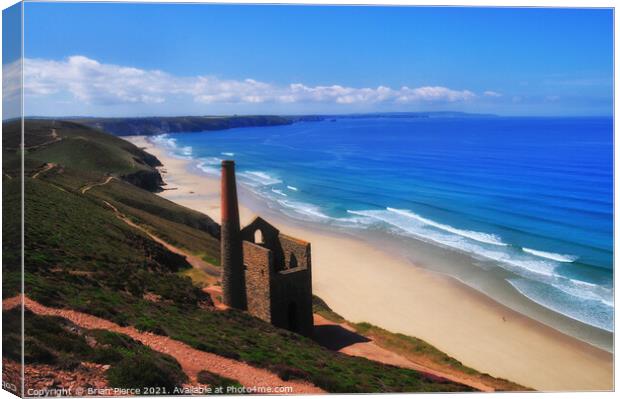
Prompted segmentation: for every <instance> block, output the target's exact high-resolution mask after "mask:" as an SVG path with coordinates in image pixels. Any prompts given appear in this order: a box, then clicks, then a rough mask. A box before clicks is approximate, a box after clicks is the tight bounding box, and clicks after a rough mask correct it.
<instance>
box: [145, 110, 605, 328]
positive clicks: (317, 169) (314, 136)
mask: <svg viewBox="0 0 620 399" xmlns="http://www.w3.org/2000/svg"><path fill="white" fill-rule="evenodd" d="M152 139H153V140H154V141H155V142H156V143H157V144H159V145H164V146H166V147H167V148H168V149H169V150H170V151H171V152H173V153H174V154H175V155H176V156H178V157H183V158H188V159H193V160H194V161H195V166H196V167H197V168H198V169H200V170H201V171H202V172H204V173H207V174H210V175H219V163H220V161H221V160H222V159H234V160H235V161H236V165H237V179H238V182H239V184H241V185H242V186H243V187H245V188H247V189H248V190H251V191H252V192H253V193H254V194H255V195H256V196H258V197H259V198H260V199H261V200H262V201H264V202H265V203H266V204H267V205H268V206H269V208H271V209H273V210H274V211H276V212H279V213H281V214H283V215H285V216H286V217H289V218H293V219H296V220H299V221H303V222H305V223H312V224H318V225H321V226H326V227H328V228H329V229H336V230H343V231H348V232H351V233H353V234H354V233H355V232H359V231H366V232H372V233H373V234H375V235H376V236H377V235H378V236H381V237H384V239H385V240H393V239H395V240H396V241H398V242H400V243H401V244H402V245H401V249H402V250H403V251H405V252H406V251H408V250H411V251H413V250H414V249H413V248H415V246H413V245H408V244H407V243H408V240H410V241H411V243H413V240H416V241H424V242H426V243H429V244H432V245H435V246H439V247H442V248H444V249H446V250H449V251H454V252H457V253H459V254H464V255H466V256H468V257H470V258H471V259H472V264H473V265H478V266H479V267H480V268H481V270H482V271H483V273H484V272H485V271H486V272H488V273H491V272H492V271H493V269H497V270H501V271H502V274H501V276H502V277H501V278H502V279H505V281H506V282H507V283H509V284H510V286H512V287H513V288H514V289H515V290H517V291H518V293H520V294H521V295H523V296H525V297H527V298H529V299H530V300H532V301H534V302H536V303H537V304H539V305H542V306H544V307H545V308H547V309H550V310H552V311H554V312H557V313H560V314H562V315H564V316H567V317H569V318H571V319H574V320H578V321H580V322H583V323H586V324H589V325H591V326H594V327H597V328H600V329H603V330H606V331H613V317H614V302H613V121H612V119H611V118H513V117H453V118H447V117H437V118H349V117H334V118H329V119H327V120H324V121H320V122H300V123H295V124H292V125H287V126H274V127H253V128H238V129H231V130H224V131H218V132H202V133H174V134H165V135H161V136H156V137H153V138H152ZM489 265H491V266H489ZM472 285H474V286H475V285H476V284H472Z"/></svg>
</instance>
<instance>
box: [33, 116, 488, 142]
mask: <svg viewBox="0 0 620 399" xmlns="http://www.w3.org/2000/svg"><path fill="white" fill-rule="evenodd" d="M457 117H458V118H465V117H497V115H492V114H470V113H465V112H453V111H440V112H378V113H355V114H341V115H329V114H316V115H211V116H209V115H206V116H149V117H114V118H107V117H106V118H104V117H65V118H62V119H63V120H69V121H72V122H76V123H80V124H82V125H86V126H89V127H92V128H96V129H99V130H103V131H105V132H108V133H112V134H114V135H117V136H137V135H140V136H154V135H158V134H164V133H178V132H204V131H215V130H226V129H233V128H240V127H260V126H279V125H290V124H292V123H296V122H317V121H323V120H331V119H342V118H457ZM45 119H47V118H45Z"/></svg>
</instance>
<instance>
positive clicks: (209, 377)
mask: <svg viewBox="0 0 620 399" xmlns="http://www.w3.org/2000/svg"><path fill="white" fill-rule="evenodd" d="M198 382H199V383H201V384H206V385H209V386H211V387H213V388H220V387H221V388H223V389H222V391H223V392H226V389H227V388H228V387H242V385H241V383H239V381H237V380H233V379H230V378H226V377H222V376H220V375H217V374H214V373H212V372H210V371H208V370H202V371H200V372H198Z"/></svg>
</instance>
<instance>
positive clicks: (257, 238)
mask: <svg viewBox="0 0 620 399" xmlns="http://www.w3.org/2000/svg"><path fill="white" fill-rule="evenodd" d="M254 243H255V244H264V243H265V240H264V238H263V232H262V231H261V230H260V229H256V231H255V232H254Z"/></svg>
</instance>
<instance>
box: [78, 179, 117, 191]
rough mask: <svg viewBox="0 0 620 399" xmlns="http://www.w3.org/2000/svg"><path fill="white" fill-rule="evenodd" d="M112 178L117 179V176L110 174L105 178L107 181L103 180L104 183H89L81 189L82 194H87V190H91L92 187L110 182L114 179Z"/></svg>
mask: <svg viewBox="0 0 620 399" xmlns="http://www.w3.org/2000/svg"><path fill="white" fill-rule="evenodd" d="M112 179H116V178H115V177H114V176H108V177H107V178H106V179H105V181H103V183H91V184H87V185H85V186H84V187H82V188H81V189H80V192H81V193H82V194H86V192H87V191H88V190H90V189H91V188H93V187H98V186H103V185H106V184H108V183H109V182H111V181H112Z"/></svg>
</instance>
